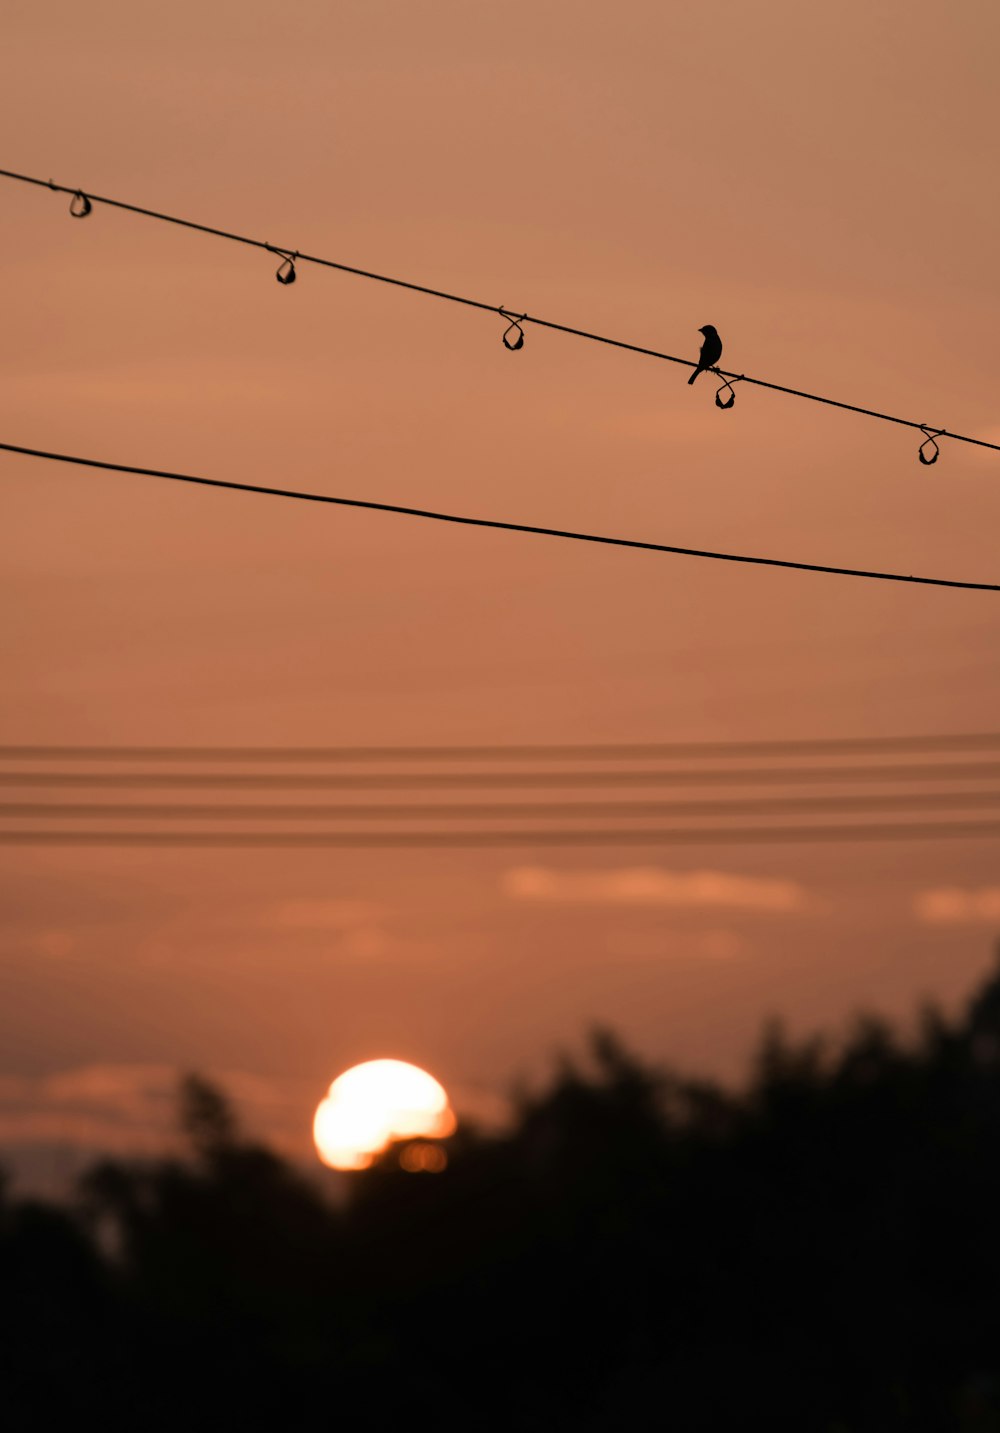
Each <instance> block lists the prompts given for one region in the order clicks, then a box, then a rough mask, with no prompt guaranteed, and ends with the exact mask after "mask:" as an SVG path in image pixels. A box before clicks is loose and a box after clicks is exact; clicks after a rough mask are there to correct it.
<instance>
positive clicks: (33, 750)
mask: <svg viewBox="0 0 1000 1433" xmlns="http://www.w3.org/2000/svg"><path fill="white" fill-rule="evenodd" d="M998 746H1000V732H955V733H944V734H942V735H933V736H855V737H850V736H845V737H806V738H799V739H796V738H788V739H787V740H772V741H672V742H663V741H658V742H641V741H633V742H590V743H581V742H577V743H572V742H568V743H567V742H564V743H551V744H545V743H537V742H536V743H527V744H523V745H517V744H516V743H514V744H508V745H499V744H496V745H492V746H299V747H289V746H121V745H118V746H66V745H64V746H52V745H50V746H32V745H27V744H23V743H22V744H20V745H10V746H0V761H180V762H200V761H238V762H285V761H288V762H294V763H299V764H304V763H306V762H322V761H345V762H350V761H357V762H381V761H535V760H545V761H556V760H560V759H562V758H565V759H567V760H574V761H586V760H597V761H643V760H650V761H653V760H656V759H658V758H659V759H663V760H668V759H671V758H681V757H705V756H712V757H724V756H821V755H830V756H835V755H838V754H840V753H842V752H844V753H847V752H866V751H870V752H881V751H885V752H892V751H901V752H904V751H905V752H948V751H975V750H988V749H990V748H993V747H998Z"/></svg>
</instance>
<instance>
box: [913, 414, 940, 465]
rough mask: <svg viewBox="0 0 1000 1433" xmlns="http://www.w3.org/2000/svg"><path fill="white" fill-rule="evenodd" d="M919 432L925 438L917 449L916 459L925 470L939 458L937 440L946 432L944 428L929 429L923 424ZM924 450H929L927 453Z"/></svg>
mask: <svg viewBox="0 0 1000 1433" xmlns="http://www.w3.org/2000/svg"><path fill="white" fill-rule="evenodd" d="M920 431H921V433H926V435H927V436H926V437H925V438H924V441H923V442H922V443H921V444H920V447H919V448H918V449H917V457H918V458H919V459H920V461H921V462H922V463H923V465H924V467H925V468H930V467H932V466H933V464H934V463H936V462H937V460H938V458H939V457H940V456H941V449H940V448H939V447H938V443H937V440H938V439H939V438H940V437H941V436H942V434H943V433H944V432H945V431H946V430H945V429H944V428H929V427H928V426H927V425H926V424H925V423H921V424H920ZM925 448H928V449H929V450H930V451H929V453H925V452H924V449H925Z"/></svg>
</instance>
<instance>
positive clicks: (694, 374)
mask: <svg viewBox="0 0 1000 1433" xmlns="http://www.w3.org/2000/svg"><path fill="white" fill-rule="evenodd" d="M704 371H705V370H704V369H703V368H696V369H695V371H694V372H693V373H692V375H691V377H690V378H689V379H688V382H689V383H693V382H694V380H695V379H696V378H697V377H698V374H699V373H704Z"/></svg>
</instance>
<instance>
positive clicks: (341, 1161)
mask: <svg viewBox="0 0 1000 1433" xmlns="http://www.w3.org/2000/svg"><path fill="white" fill-rule="evenodd" d="M454 1128H455V1116H454V1114H453V1113H452V1110H451V1106H450V1105H449V1103H448V1096H447V1094H446V1093H445V1091H444V1087H443V1086H442V1085H440V1084H439V1083H438V1082H437V1080H435V1079H434V1077H433V1075H429V1074H428V1073H427V1071H426V1070H421V1069H420V1068H419V1067H418V1066H417V1065H408V1064H407V1063H406V1062H405V1061H403V1060H368V1061H366V1062H365V1063H364V1064H363V1065H354V1066H353V1067H352V1068H351V1069H350V1070H346V1071H345V1072H344V1074H342V1075H338V1077H337V1079H335V1080H334V1082H333V1084H332V1085H331V1086H330V1089H329V1091H328V1092H327V1096H326V1098H325V1099H324V1100H323V1101H322V1102H321V1103H320V1105H319V1106H318V1108H317V1110H316V1115H315V1118H314V1120H313V1138H314V1140H315V1141H316V1149H317V1151H318V1153H319V1157H320V1159H321V1160H322V1161H323V1163H324V1164H328V1165H329V1166H330V1167H331V1169H367V1168H368V1166H369V1165H370V1164H371V1163H372V1162H373V1161H374V1159H375V1157H376V1155H379V1154H381V1153H382V1151H383V1150H384V1149H387V1148H388V1146H389V1145H390V1144H391V1143H392V1142H393V1140H400V1139H415V1138H417V1137H420V1138H423V1139H443V1138H445V1137H446V1136H447V1135H450V1134H451V1133H452V1131H453V1130H454ZM407 1167H409V1166H407ZM414 1167H415V1166H414ZM420 1167H421V1168H423V1169H428V1170H431V1169H437V1168H442V1167H443V1165H442V1164H439V1163H436V1162H433V1161H431V1162H425V1163H423V1164H421V1165H420Z"/></svg>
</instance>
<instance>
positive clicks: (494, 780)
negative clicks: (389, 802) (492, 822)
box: [0, 761, 1000, 791]
mask: <svg viewBox="0 0 1000 1433" xmlns="http://www.w3.org/2000/svg"><path fill="white" fill-rule="evenodd" d="M998 779H1000V762H996V761H994V762H958V761H952V762H941V763H934V762H925V763H922V764H920V765H911V764H907V765H904V764H901V763H900V764H895V765H880V766H833V765H831V766H788V767H782V766H776V767H769V766H759V767H743V766H740V767H730V768H728V769H727V768H724V767H709V768H702V769H700V770H699V769H698V768H694V767H684V768H674V769H666V768H664V769H656V770H646V771H633V770H630V769H628V768H624V769H623V768H619V769H617V770H614V771H600V770H581V771H511V770H509V769H503V770H491V771H397V772H385V771H375V772H371V771H362V772H353V771H352V772H339V771H338V772H328V771H316V772H301V771H293V772H289V771H285V772H270V771H268V772H257V771H223V772H215V771H163V770H160V771H146V772H142V771H106V770H100V771H0V786H9V787H22V788H23V787H32V786H34V787H42V788H52V787H63V788H68V789H79V788H86V787H111V788H116V789H123V788H131V789H138V790H142V789H144V788H145V789H151V788H152V789H160V790H162V789H169V788H171V787H173V788H183V787H189V788H213V787H214V788H219V789H227V790H246V791H254V790H269V789H270V790H281V789H286V790H299V791H303V790H305V791H309V790H317V791H319V790H348V791H350V790H354V791H394V790H420V789H424V790H426V789H432V788H443V789H452V788H458V787H463V788H473V789H474V788H477V787H478V788H493V789H497V788H501V789H506V788H513V787H532V786H534V787H550V788H562V789H572V788H574V787H585V786H720V785H721V786H725V785H738V786H772V785H782V786H783V785H788V784H793V785H803V784H811V785H816V784H819V785H829V784H831V783H838V782H847V783H853V782H879V783H881V784H898V783H900V782H920V781H984V780H998Z"/></svg>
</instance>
